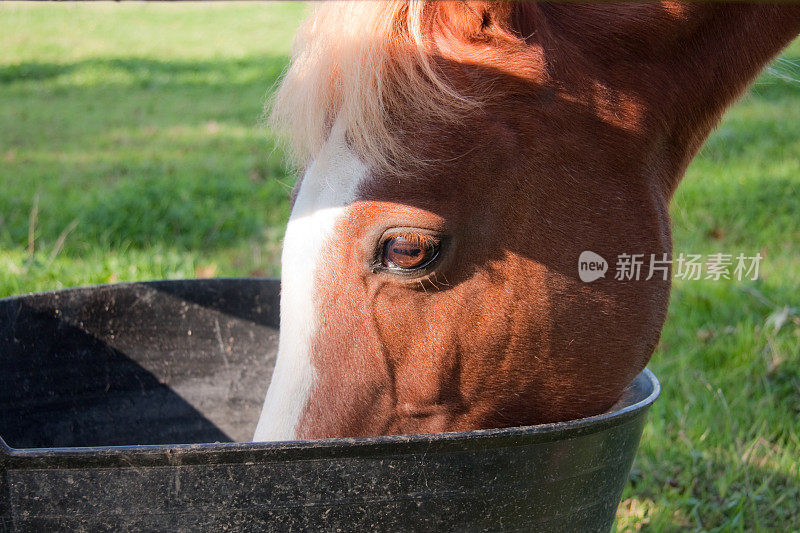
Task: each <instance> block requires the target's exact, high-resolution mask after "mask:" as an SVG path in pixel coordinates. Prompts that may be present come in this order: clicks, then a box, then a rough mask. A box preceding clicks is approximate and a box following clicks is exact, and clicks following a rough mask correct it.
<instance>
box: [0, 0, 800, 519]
mask: <svg viewBox="0 0 800 533" xmlns="http://www.w3.org/2000/svg"><path fill="white" fill-rule="evenodd" d="M301 12H302V9H301V8H300V7H299V6H297V5H293V4H287V3H277V4H228V3H220V4H185V3H181V4H150V3H147V4H144V3H135V4H134V3H131V4H124V3H123V4H117V3H114V4H91V5H87V4H66V5H64V4H46V5H29V4H24V5H19V4H8V3H0V50H2V53H0V296H5V295H10V294H18V293H23V292H27V291H39V290H48V289H55V288H61V287H68V286H75V285H87V284H94V283H107V282H117V281H128V280H140V279H161V278H185V277H195V276H234V275H235V276H240V275H241V276H246V275H278V274H279V264H278V256H279V250H280V240H281V238H282V235H283V227H284V224H285V221H286V218H287V216H288V197H289V193H288V190H289V188H290V186H291V184H292V182H293V178H292V177H290V176H289V175H287V173H286V171H285V169H284V167H283V163H282V155H281V153H280V152H279V151H275V150H274V146H275V140H274V138H273V136H272V134H271V132H270V131H269V130H267V129H266V128H264V127H262V126H260V122H261V121H260V117H261V114H262V106H263V104H264V101H265V98H266V95H267V93H268V91H269V88H270V87H271V86H272V84H273V83H274V81H275V80H276V79H277V77H278V76H279V74H280V72H281V71H282V69H283V68H284V67H285V64H286V56H287V54H288V50H289V44H290V39H291V35H292V33H293V31H294V29H295V27H296V24H297V21H298V20H299V17H300V14H301ZM784 57H785V58H788V60H787V61H788V62H787V61H782V62H779V63H778V64H776V65H775V72H773V73H770V74H767V75H765V76H762V78H761V79H760V80H759V82H758V83H757V85H756V86H755V87H754V88H753V90H751V91H750V92H749V93H748V95H746V96H745V98H744V99H743V100H742V101H741V102H740V103H739V104H738V105H737V106H736V107H735V108H734V109H732V110H731V111H730V112H729V113H728V115H727V117H726V119H725V120H724V122H723V123H722V124H721V125H720V127H719V129H718V130H717V131H716V132H715V133H714V135H713V136H712V138H711V139H710V140H709V142H708V143H707V144H706V146H705V147H704V149H703V150H702V152H701V154H700V156H699V157H698V159H697V160H696V161H695V162H694V163H693V164H692V166H691V167H690V169H689V172H688V174H687V177H686V179H685V181H684V183H683V185H682V186H681V187H680V189H679V191H678V193H677V194H676V197H675V200H674V203H673V207H672V213H673V217H674V240H675V251H676V252H678V253H679V252H685V253H699V254H709V253H714V252H725V253H732V254H737V253H739V252H743V253H745V254H747V255H753V254H755V253H757V252H760V253H762V255H764V256H765V258H764V260H763V261H762V264H761V276H760V279H759V280H757V281H743V282H737V281H720V282H711V281H676V282H675V288H674V291H673V295H672V303H671V307H670V313H669V319H668V321H667V325H666V327H665V329H664V332H663V335H662V342H661V345H660V347H659V349H658V351H657V353H656V354H655V356H654V358H653V361H652V363H651V367H652V368H653V369H654V371H655V372H656V374H657V375H658V376H659V377H660V378H661V380H662V386H663V393H662V397H661V399H660V400H659V401H658V402H656V404H655V406H654V407H653V409H652V411H651V414H650V417H649V422H648V424H647V426H646V429H645V434H644V438H643V440H642V444H641V447H640V450H639V454H638V457H637V461H636V464H635V465H634V469H633V472H632V475H631V482H630V484H629V486H628V488H627V489H626V491H625V494H624V496H623V503H622V505H621V506H620V509H619V512H618V526H617V527H618V529H620V530H626V531H627V530H643V531H687V530H688V531H692V530H698V531H700V530H702V531H753V530H763V531H792V530H797V528H798V524H800V511H799V510H798V505H797V501H800V472H799V471H798V468H800V461H798V458H800V434H799V432H800V429H798V428H799V426H800V424H798V420H800V318H798V316H799V315H798V313H799V312H800V275H798V272H800V247H798V243H800V224H798V220H800V81H798V80H800V67H798V65H800V61H798V60H797V58H798V57H800V43H795V44H794V45H793V47H792V48H791V49H790V50H788V51H787V52H786V54H785V55H784Z"/></svg>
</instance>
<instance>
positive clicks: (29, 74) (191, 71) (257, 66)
mask: <svg viewBox="0 0 800 533" xmlns="http://www.w3.org/2000/svg"><path fill="white" fill-rule="evenodd" d="M287 61H288V58H287V57H285V56H271V55H256V56H249V57H242V58H226V59H211V60H199V61H198V60H179V59H172V60H168V61H161V60H156V59H148V58H133V57H122V58H93V59H83V60H80V61H75V62H72V63H52V62H38V61H29V62H24V63H19V64H15V65H3V66H0V85H7V84H12V83H18V82H28V81H37V82H43V81H52V80H54V79H55V78H59V77H62V76H69V75H72V74H75V73H78V72H102V73H108V72H117V73H119V72H122V73H125V74H127V75H129V76H130V78H129V79H136V80H139V81H140V82H142V84H143V86H146V85H147V82H148V81H151V82H152V81H162V82H167V83H172V82H175V81H179V80H187V79H195V80H197V81H202V82H204V83H208V82H215V83H218V84H225V85H231V84H237V83H243V82H244V83H247V82H249V81H250V80H252V79H253V78H260V79H261V80H265V79H267V78H269V79H272V80H273V81H274V79H275V78H277V76H278V75H279V74H280V73H281V71H282V70H283V69H284V67H285V66H286V64H287ZM243 74H247V76H243ZM243 78H244V79H243ZM118 83H119V81H117V80H116V79H115V78H113V77H110V78H108V79H106V80H103V79H102V78H99V79H96V80H92V85H93V86H97V85H104V84H110V85H115V84H118ZM265 88H266V87H265Z"/></svg>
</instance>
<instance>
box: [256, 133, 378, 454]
mask: <svg viewBox="0 0 800 533" xmlns="http://www.w3.org/2000/svg"><path fill="white" fill-rule="evenodd" d="M366 176H367V168H366V167H365V166H364V164H363V163H362V162H361V161H359V160H358V159H357V158H356V157H355V155H354V154H353V153H352V152H351V151H350V150H349V149H348V147H347V143H346V141H345V134H344V128H343V127H342V126H341V125H340V124H338V123H337V124H336V125H334V128H333V130H332V131H331V135H330V137H329V139H328V141H327V142H326V144H325V146H323V148H322V150H321V151H320V153H319V154H318V155H317V157H315V158H314V160H313V162H312V163H311V165H310V166H309V167H308V170H307V171H306V173H305V175H304V176H303V181H302V183H301V184H300V190H299V191H298V194H297V198H296V199H295V203H294V207H293V208H292V214H291V216H290V217H289V224H288V226H287V227H286V236H285V237H284V240H283V256H282V257H281V331H280V340H279V342H278V358H277V360H276V363H275V371H274V372H273V374H272V381H271V383H270V386H269V390H268V391H267V397H266V399H265V400H264V407H263V409H262V411H261V417H260V418H259V420H258V426H257V427H256V432H255V435H254V436H253V440H254V441H275V440H292V439H294V438H296V433H295V430H296V427H297V423H298V421H299V420H300V416H301V415H302V413H303V409H304V407H305V405H306V403H307V402H308V399H309V396H310V394H311V387H312V385H313V383H314V368H313V366H312V364H311V356H312V353H311V342H312V340H313V339H314V336H315V334H316V332H317V329H318V326H319V317H318V310H317V309H316V305H315V299H314V295H315V286H314V285H315V284H314V277H315V274H316V273H317V272H318V271H320V270H321V269H324V268H325V265H324V264H323V263H324V261H325V258H324V255H323V252H324V249H325V245H326V243H327V241H328V239H329V238H330V237H331V234H332V231H333V227H334V225H335V224H336V221H337V219H338V218H339V217H340V216H341V214H342V212H343V211H344V210H345V209H346V208H347V206H348V205H350V204H351V203H353V201H354V199H355V196H356V193H357V190H358V185H359V184H360V183H361V181H362V180H363V179H364V178H365V177H366Z"/></svg>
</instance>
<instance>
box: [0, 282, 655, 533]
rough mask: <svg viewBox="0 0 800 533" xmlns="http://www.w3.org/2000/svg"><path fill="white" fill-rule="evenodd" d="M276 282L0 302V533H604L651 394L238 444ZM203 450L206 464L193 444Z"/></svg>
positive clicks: (639, 391) (264, 355) (641, 390)
mask: <svg viewBox="0 0 800 533" xmlns="http://www.w3.org/2000/svg"><path fill="white" fill-rule="evenodd" d="M278 293H279V282H278V281H277V280H258V279H217V280H190V281H159V282H150V283H129V284H118V285H107V286H99V287H89V288H81V289H71V290H64V291H57V292H50V293H42V294H30V295H26V296H20V297H15V298H7V299H4V300H0V437H2V440H0V531H54V530H66V531H91V532H93V533H94V532H99V531H125V530H137V531H215V532H216V531H243V530H258V531H264V530H269V531H304V530H307V531H436V532H440V531H520V530H521V531H558V532H562V531H581V532H584V531H607V530H608V529H609V528H610V527H611V524H612V522H613V519H614V515H615V510H616V508H617V504H618V502H619V498H620V495H621V492H622V489H623V487H624V485H625V482H626V480H627V476H628V472H629V470H630V467H631V463H632V461H633V457H634V455H635V453H636V447H637V445H638V442H639V438H640V437H641V433H642V427H643V425H644V421H645V416H646V414H647V410H648V408H649V406H650V405H651V404H652V403H653V401H654V400H655V399H656V397H657V396H658V393H659V384H658V381H657V380H656V378H655V376H653V374H652V373H650V372H649V371H648V370H645V371H644V372H642V374H640V375H639V376H638V377H637V378H636V379H635V380H634V381H633V382H632V383H631V385H630V386H629V387H628V389H627V391H626V393H625V395H624V397H623V399H622V400H620V402H619V403H618V405H617V406H616V407H615V408H614V409H612V410H611V411H610V412H608V413H606V414H603V415H599V416H595V417H591V418H586V419H582V420H576V421H571V422H567V423H561V424H548V425H542V426H531V427H522V428H510V429H499V430H485V431H471V432H464V433H441V434H430V435H414V436H391V437H377V438H358V439H328V440H318V441H296V442H287V443H260V444H259V443H236V442H231V441H246V440H248V439H249V438H250V437H251V435H252V433H253V430H254V429H255V424H256V421H257V419H258V414H259V411H260V408H261V403H262V401H263V398H264V395H265V393H266V387H267V382H268V378H269V375H270V373H271V371H272V366H273V360H274V357H275V350H276V346H277V334H278ZM209 443H212V444H209Z"/></svg>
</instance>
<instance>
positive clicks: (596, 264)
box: [578, 250, 608, 283]
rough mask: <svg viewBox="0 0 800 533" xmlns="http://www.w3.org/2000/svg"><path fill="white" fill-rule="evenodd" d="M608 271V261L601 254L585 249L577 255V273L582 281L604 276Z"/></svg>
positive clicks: (590, 280)
mask: <svg viewBox="0 0 800 533" xmlns="http://www.w3.org/2000/svg"><path fill="white" fill-rule="evenodd" d="M606 272H608V261H606V260H605V259H603V257H602V256H600V255H598V254H596V253H594V252H591V251H589V250H586V251H585V252H581V255H580V257H578V275H579V276H580V277H581V281H583V282H584V283H591V282H592V281H594V280H596V279H598V278H604V277H605V276H606Z"/></svg>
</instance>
